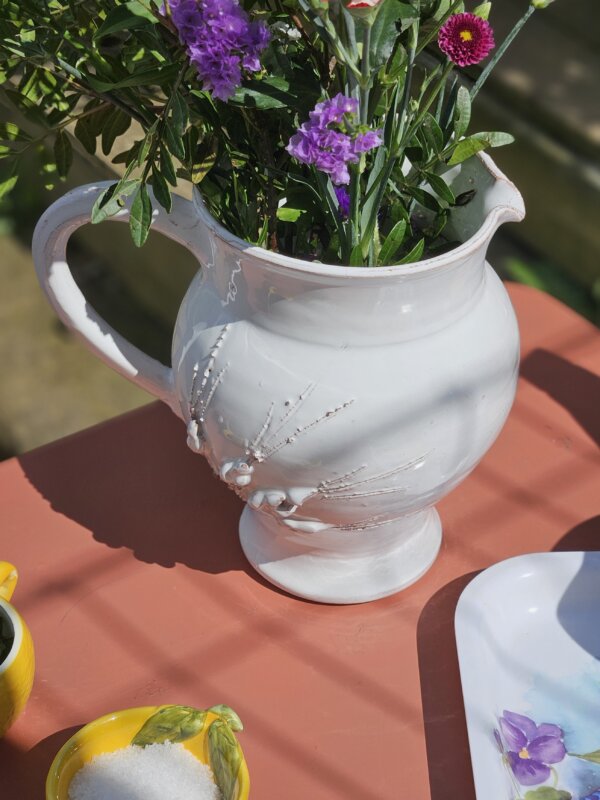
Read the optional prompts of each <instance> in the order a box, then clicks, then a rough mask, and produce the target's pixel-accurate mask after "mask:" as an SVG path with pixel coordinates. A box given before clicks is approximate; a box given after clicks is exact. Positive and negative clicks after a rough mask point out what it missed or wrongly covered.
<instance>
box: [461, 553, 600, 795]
mask: <svg viewBox="0 0 600 800" xmlns="http://www.w3.org/2000/svg"><path fill="white" fill-rule="evenodd" d="M599 617H600V552H591V553H590V552H585V553H581V552H579V553H576V552H569V553H566V552H565V553H562V552H561V553H532V554H528V555H523V556H517V557H515V558H511V559H507V560H506V561H504V562H500V563H499V564H495V565H494V566H492V567H489V568H488V569H487V570H485V571H484V572H482V573H481V574H480V575H478V576H477V577H476V578H475V579H474V580H473V581H471V583H470V584H469V585H468V586H467V587H466V589H465V590H464V591H463V593H462V595H461V597H460V599H459V602H458V605H457V611H456V617H455V628H456V642H457V649H458V655H459V662H460V670H461V682H462V686H463V696H464V700H465V712H466V718H467V728H468V732H469V745H470V750H471V759H472V764H473V776H474V782H475V789H476V796H477V800H600V626H599V625H598V619H599Z"/></svg>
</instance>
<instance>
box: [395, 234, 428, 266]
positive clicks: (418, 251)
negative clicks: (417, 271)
mask: <svg viewBox="0 0 600 800" xmlns="http://www.w3.org/2000/svg"><path fill="white" fill-rule="evenodd" d="M424 249H425V239H421V240H420V241H419V242H417V244H416V245H415V246H414V247H413V249H412V250H411V251H410V253H407V254H406V255H405V256H404V258H401V259H400V261H396V264H411V263H412V262H413V261H419V259H420V258H421V256H422V255H423V250H424Z"/></svg>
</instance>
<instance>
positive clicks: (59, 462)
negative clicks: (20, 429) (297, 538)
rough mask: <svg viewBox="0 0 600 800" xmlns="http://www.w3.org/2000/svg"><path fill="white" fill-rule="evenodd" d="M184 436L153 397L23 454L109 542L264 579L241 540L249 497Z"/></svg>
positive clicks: (32, 471) (68, 510) (48, 486)
mask: <svg viewBox="0 0 600 800" xmlns="http://www.w3.org/2000/svg"><path fill="white" fill-rule="evenodd" d="M149 433H150V434H151V435H149ZM185 436H186V434H185V428H184V427H183V425H182V423H181V422H180V421H179V420H178V419H177V418H176V417H174V416H173V414H172V413H171V412H170V411H169V410H168V409H167V408H166V407H162V406H160V405H159V404H151V405H149V406H147V407H145V408H143V409H141V410H140V411H137V412H133V413H131V414H127V415H125V416H123V417H119V418H117V419H116V420H112V421H110V422H108V423H104V424H102V425H99V426H97V427H95V428H92V429H90V430H87V431H85V432H84V433H83V434H76V435H75V436H71V437H67V438H66V439H62V440H61V441H60V442H59V443H56V444H51V445H48V446H46V447H43V448H40V449H39V450H35V451H33V452H31V453H27V454H25V455H23V456H21V457H20V458H19V462H20V464H21V467H22V469H23V471H24V473H25V475H26V476H27V478H28V479H29V481H30V482H31V483H32V484H33V486H35V488H36V489H37V490H38V492H40V494H42V496H43V497H45V498H46V499H47V500H48V502H49V503H50V504H51V506H52V508H53V509H54V510H55V511H57V512H59V513H60V514H64V515H65V516H66V517H69V518H70V519H72V520H74V521H75V522H77V523H78V524H79V525H81V526H83V527H84V528H87V529H88V530H90V531H91V532H92V534H93V536H94V538H95V539H97V540H98V541H99V542H103V543H104V544H106V545H108V546H109V547H113V548H121V547H124V548H128V549H130V550H131V551H132V552H133V554H134V555H135V557H136V558H137V559H139V560H140V561H144V562H146V563H151V564H152V563H155V564H160V565H161V566H164V567H172V566H174V564H176V563H181V564H185V565H187V566H188V567H191V568H192V569H196V570H200V571H203V572H208V573H221V572H228V571H231V570H243V571H246V572H248V573H249V574H251V575H252V576H253V577H254V578H256V579H258V576H257V575H256V573H254V571H253V570H252V569H251V568H250V566H249V565H248V563H247V562H246V559H245V557H244V555H243V553H242V550H241V547H240V544H239V540H238V532H237V528H238V520H239V516H240V514H241V511H242V503H241V501H240V500H239V499H238V498H237V497H236V496H235V495H234V494H233V493H232V492H231V491H230V490H229V489H228V488H227V486H225V485H224V484H223V483H222V482H221V481H219V480H218V479H217V478H216V477H215V476H214V475H213V474H212V471H211V469H210V467H209V466H208V463H207V462H206V461H205V459H204V458H201V457H199V456H198V455H195V454H193V453H191V451H189V450H188V449H187V447H186V445H185Z"/></svg>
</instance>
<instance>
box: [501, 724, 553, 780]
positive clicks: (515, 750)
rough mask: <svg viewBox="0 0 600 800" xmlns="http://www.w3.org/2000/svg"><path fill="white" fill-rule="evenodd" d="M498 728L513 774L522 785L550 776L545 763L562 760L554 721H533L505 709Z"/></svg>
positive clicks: (547, 765)
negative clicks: (540, 723)
mask: <svg viewBox="0 0 600 800" xmlns="http://www.w3.org/2000/svg"><path fill="white" fill-rule="evenodd" d="M500 730H501V732H502V738H503V740H504V743H505V745H506V758H507V760H508V763H509V765H510V768H511V769H512V771H513V774H514V776H515V778H516V779H517V780H518V781H519V783H520V784H521V785H523V786H536V785H537V784H538V783H543V782H544V781H546V780H548V778H549V777H550V772H551V770H550V767H549V764H557V763H558V762H559V761H562V760H563V758H564V757H565V755H566V753H567V751H566V749H565V746H564V744H563V736H564V733H563V731H562V729H561V728H559V727H558V725H552V724H549V723H546V722H544V723H543V724H542V725H536V724H535V722H534V721H533V720H532V719H530V718H529V717H525V716H523V715H522V714H515V713H514V712H513V711H505V712H504V714H503V715H502V718H501V719H500Z"/></svg>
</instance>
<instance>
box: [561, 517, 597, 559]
mask: <svg viewBox="0 0 600 800" xmlns="http://www.w3.org/2000/svg"><path fill="white" fill-rule="evenodd" d="M552 549H553V550H554V551H555V552H568V551H572V550H600V515H598V516H597V517H592V518H591V519H586V521H585V522H581V523H580V524H579V525H576V526H575V527H574V528H571V530H570V531H569V532H568V533H565V535H564V536H563V537H562V538H561V539H559V540H558V542H557V543H556V544H555V545H554V547H553V548H552Z"/></svg>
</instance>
